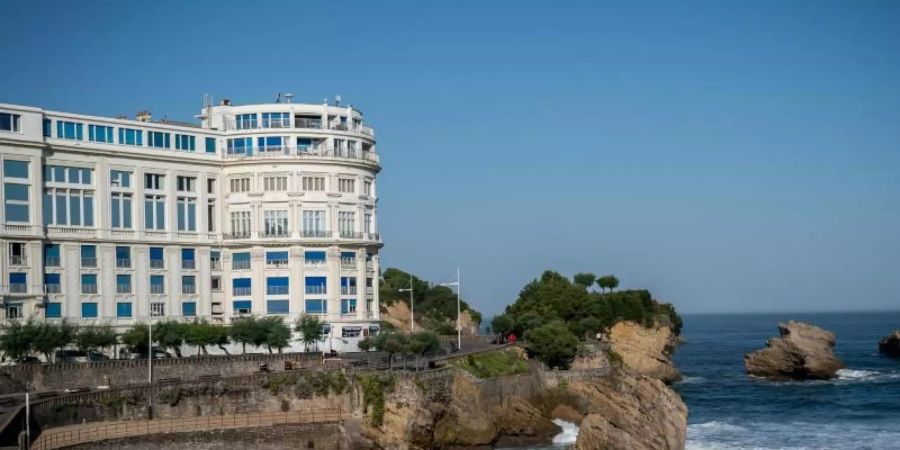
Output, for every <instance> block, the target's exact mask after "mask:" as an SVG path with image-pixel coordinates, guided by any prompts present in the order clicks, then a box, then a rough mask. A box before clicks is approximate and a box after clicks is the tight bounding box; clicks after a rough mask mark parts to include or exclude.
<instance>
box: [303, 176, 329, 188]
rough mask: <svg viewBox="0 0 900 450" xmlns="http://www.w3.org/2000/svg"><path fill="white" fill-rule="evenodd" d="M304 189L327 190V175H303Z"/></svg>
mask: <svg viewBox="0 0 900 450" xmlns="http://www.w3.org/2000/svg"><path fill="white" fill-rule="evenodd" d="M303 190H304V191H324V190H325V177H322V176H304V177H303Z"/></svg>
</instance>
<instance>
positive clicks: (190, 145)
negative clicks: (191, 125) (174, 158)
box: [175, 134, 197, 152]
mask: <svg viewBox="0 0 900 450" xmlns="http://www.w3.org/2000/svg"><path fill="white" fill-rule="evenodd" d="M175 149H176V150H186V151H189V152H192V151H194V150H196V149H197V138H196V137H194V136H191V135H189V134H176V135H175Z"/></svg>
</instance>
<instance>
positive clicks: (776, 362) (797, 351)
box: [744, 320, 844, 380]
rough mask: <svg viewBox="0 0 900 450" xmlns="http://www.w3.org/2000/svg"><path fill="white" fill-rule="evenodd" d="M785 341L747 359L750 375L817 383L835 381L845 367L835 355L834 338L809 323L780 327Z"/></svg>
mask: <svg viewBox="0 0 900 450" xmlns="http://www.w3.org/2000/svg"><path fill="white" fill-rule="evenodd" d="M778 331H779V333H780V334H781V337H777V338H771V339H769V340H768V341H767V342H766V346H767V347H766V348H764V349H761V350H757V351H755V352H751V353H747V354H746V355H744V365H745V366H746V368H747V373H749V374H750V375H755V376H759V377H765V378H769V379H776V380H783V379H795V380H816V379H828V378H834V377H835V373H836V372H837V371H838V370H839V369H842V368H844V363H843V362H842V361H841V360H840V359H838V357H837V356H835V355H834V343H835V338H834V334H832V333H831V332H829V331H826V330H823V329H822V328H819V327H817V326H815V325H810V324H808V323H803V322H796V321H793V320H792V321H790V322H788V323H781V324H778Z"/></svg>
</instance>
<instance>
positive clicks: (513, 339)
mask: <svg viewBox="0 0 900 450" xmlns="http://www.w3.org/2000/svg"><path fill="white" fill-rule="evenodd" d="M507 342H509V343H510V345H515V343H516V335H515V334H514V333H510V335H509V337H508V338H507Z"/></svg>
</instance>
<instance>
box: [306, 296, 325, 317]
mask: <svg viewBox="0 0 900 450" xmlns="http://www.w3.org/2000/svg"><path fill="white" fill-rule="evenodd" d="M305 303H306V313H307V314H327V313H328V301H326V300H323V299H309V300H306V302H305Z"/></svg>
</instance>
